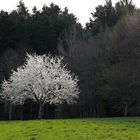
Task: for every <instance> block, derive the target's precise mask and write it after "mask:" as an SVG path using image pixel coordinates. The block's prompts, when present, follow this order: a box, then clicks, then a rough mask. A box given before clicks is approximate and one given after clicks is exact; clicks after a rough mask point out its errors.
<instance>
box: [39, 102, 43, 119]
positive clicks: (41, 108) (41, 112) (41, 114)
mask: <svg viewBox="0 0 140 140" xmlns="http://www.w3.org/2000/svg"><path fill="white" fill-rule="evenodd" d="M43 114H44V104H42V103H40V104H39V110H38V119H39V120H41V119H42V116H43Z"/></svg>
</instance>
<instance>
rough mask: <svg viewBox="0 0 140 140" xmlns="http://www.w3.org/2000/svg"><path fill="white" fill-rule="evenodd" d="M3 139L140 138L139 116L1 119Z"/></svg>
mask: <svg viewBox="0 0 140 140" xmlns="http://www.w3.org/2000/svg"><path fill="white" fill-rule="evenodd" d="M0 140H140V118H138V117H137V118H103V119H66V120H41V121H39V120H35V121H10V122H9V121H1V122H0Z"/></svg>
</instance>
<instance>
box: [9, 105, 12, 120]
mask: <svg viewBox="0 0 140 140" xmlns="http://www.w3.org/2000/svg"><path fill="white" fill-rule="evenodd" d="M11 119H12V104H11V103H10V106H9V120H11Z"/></svg>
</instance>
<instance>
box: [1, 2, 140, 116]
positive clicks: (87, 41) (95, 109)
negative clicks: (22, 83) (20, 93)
mask: <svg viewBox="0 0 140 140" xmlns="http://www.w3.org/2000/svg"><path fill="white" fill-rule="evenodd" d="M26 52H29V53H37V54H48V53H51V54H52V55H62V56H64V63H66V64H67V67H68V68H69V69H70V70H71V71H72V72H74V73H75V74H76V75H78V77H79V80H80V81H79V87H80V90H81V93H80V97H79V99H78V101H77V104H75V105H67V104H65V105H63V106H61V110H58V108H57V109H56V107H55V106H50V105H45V108H44V112H45V114H44V118H54V117H69V118H70V117H107V116H138V115H140V12H139V9H136V7H135V5H134V4H133V3H132V1H131V0H121V1H119V2H117V3H116V4H115V6H113V5H112V2H111V0H108V1H106V3H105V5H100V6H98V7H96V9H95V11H94V12H93V13H92V17H91V19H90V21H89V23H87V24H86V27H85V28H83V27H82V26H81V24H80V23H78V20H77V18H76V16H75V15H73V14H71V13H69V12H68V9H67V8H65V9H64V10H63V11H62V10H61V9H60V8H59V6H58V5H55V4H53V3H52V4H51V5H50V6H46V5H44V6H43V7H42V10H40V11H39V10H37V8H36V7H34V8H33V10H32V13H29V11H28V9H27V7H26V6H25V4H24V2H23V1H20V2H19V5H18V6H17V9H16V10H13V11H12V12H10V13H8V12H6V11H1V12H0V83H2V81H3V80H4V79H8V78H9V76H10V74H11V70H16V68H17V67H18V66H20V65H22V64H23V63H24V58H25V55H26ZM37 108H38V105H37V104H36V103H34V102H33V101H27V102H26V103H25V105H23V106H13V107H11V105H10V104H9V103H8V102H6V101H4V100H3V99H1V101H0V119H8V117H9V111H10V112H11V109H12V119H35V118H36V117H37Z"/></svg>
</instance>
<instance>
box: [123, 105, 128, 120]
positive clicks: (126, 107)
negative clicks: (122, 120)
mask: <svg viewBox="0 0 140 140" xmlns="http://www.w3.org/2000/svg"><path fill="white" fill-rule="evenodd" d="M127 114H128V105H127V103H126V104H125V109H124V116H125V117H126V116H127Z"/></svg>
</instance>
